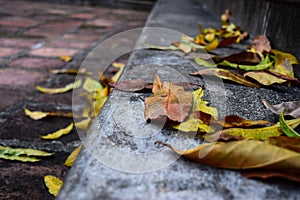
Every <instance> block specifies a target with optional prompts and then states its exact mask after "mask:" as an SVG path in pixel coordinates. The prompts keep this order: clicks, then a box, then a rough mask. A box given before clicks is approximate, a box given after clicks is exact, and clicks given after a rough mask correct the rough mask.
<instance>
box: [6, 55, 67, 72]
mask: <svg viewBox="0 0 300 200" xmlns="http://www.w3.org/2000/svg"><path fill="white" fill-rule="evenodd" d="M8 65H9V66H11V67H22V68H31V69H47V70H48V69H57V68H60V67H62V66H64V65H65V62H63V61H62V60H60V59H42V58H30V57H23V58H19V59H17V60H14V61H12V62H10V63H8Z"/></svg>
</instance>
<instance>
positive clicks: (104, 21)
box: [85, 19, 118, 28]
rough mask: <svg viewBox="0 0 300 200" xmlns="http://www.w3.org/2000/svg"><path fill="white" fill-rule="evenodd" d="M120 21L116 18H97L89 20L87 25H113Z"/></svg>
mask: <svg viewBox="0 0 300 200" xmlns="http://www.w3.org/2000/svg"><path fill="white" fill-rule="evenodd" d="M117 23H118V21H116V20H111V19H95V20H91V21H88V22H87V23H86V24H85V25H86V26H94V27H104V28H105V27H113V26H115V25H116V24H117Z"/></svg>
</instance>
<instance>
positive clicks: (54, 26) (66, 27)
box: [39, 20, 81, 32]
mask: <svg viewBox="0 0 300 200" xmlns="http://www.w3.org/2000/svg"><path fill="white" fill-rule="evenodd" d="M80 25H81V22H79V21H69V20H64V21H63V20H60V22H50V23H47V24H44V25H42V26H40V27H39V28H40V29H41V30H55V31H60V32H61V31H70V30H72V29H74V28H76V27H78V26H80Z"/></svg>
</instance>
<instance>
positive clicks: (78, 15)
mask: <svg viewBox="0 0 300 200" xmlns="http://www.w3.org/2000/svg"><path fill="white" fill-rule="evenodd" d="M69 17H70V18H74V19H83V20H85V19H94V18H95V17H96V14H92V13H76V14H72V15H70V16H69Z"/></svg>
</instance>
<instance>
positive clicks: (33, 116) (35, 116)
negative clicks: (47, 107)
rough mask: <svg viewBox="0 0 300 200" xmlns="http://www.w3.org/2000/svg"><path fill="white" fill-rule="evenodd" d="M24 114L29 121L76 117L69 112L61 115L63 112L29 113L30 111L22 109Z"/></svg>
mask: <svg viewBox="0 0 300 200" xmlns="http://www.w3.org/2000/svg"><path fill="white" fill-rule="evenodd" d="M24 112H25V114H26V115H27V116H28V117H30V118H31V119H34V120H39V119H43V118H45V117H47V116H51V117H53V116H55V117H76V118H77V117H78V116H76V115H74V114H73V113H71V112H69V113H68V112H67V113H63V112H56V111H55V112H42V111H31V110H28V109H27V108H24Z"/></svg>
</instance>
